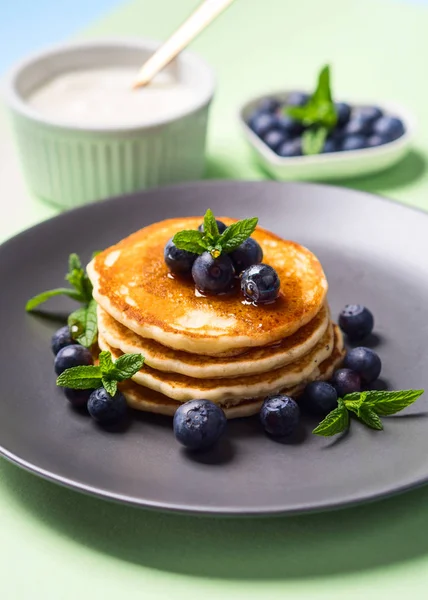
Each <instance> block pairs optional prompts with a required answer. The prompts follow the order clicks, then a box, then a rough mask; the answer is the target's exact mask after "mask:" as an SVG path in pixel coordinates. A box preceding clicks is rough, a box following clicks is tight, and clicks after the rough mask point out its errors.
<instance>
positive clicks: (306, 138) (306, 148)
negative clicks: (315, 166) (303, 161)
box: [302, 126, 328, 155]
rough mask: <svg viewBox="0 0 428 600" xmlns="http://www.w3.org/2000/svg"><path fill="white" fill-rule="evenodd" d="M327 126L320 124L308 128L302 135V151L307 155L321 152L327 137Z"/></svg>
mask: <svg viewBox="0 0 428 600" xmlns="http://www.w3.org/2000/svg"><path fill="white" fill-rule="evenodd" d="M327 135H328V129H327V127H323V126H319V127H313V128H311V129H307V130H306V131H304V132H303V135H302V152H303V154H305V155H311V154H319V153H320V152H321V151H322V149H323V148H324V142H325V140H326V139H327Z"/></svg>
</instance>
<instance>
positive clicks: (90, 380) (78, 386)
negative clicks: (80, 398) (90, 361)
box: [56, 365, 102, 390]
mask: <svg viewBox="0 0 428 600" xmlns="http://www.w3.org/2000/svg"><path fill="white" fill-rule="evenodd" d="M101 379H102V374H101V369H100V367H97V366H95V365H89V366H82V367H72V368H71V369H66V370H65V371H64V372H63V373H61V375H60V376H59V377H58V378H57V380H56V384H57V385H59V386H61V387H68V388H73V389H75V390H91V389H97V388H99V387H101V383H102V381H101Z"/></svg>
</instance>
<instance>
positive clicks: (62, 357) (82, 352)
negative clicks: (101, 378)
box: [54, 344, 94, 375]
mask: <svg viewBox="0 0 428 600" xmlns="http://www.w3.org/2000/svg"><path fill="white" fill-rule="evenodd" d="M93 364H94V360H93V358H92V354H91V353H90V351H89V350H88V349H87V348H85V347H84V346H81V345H80V344H71V345H70V346H65V347H64V348H61V350H60V351H59V352H58V354H57V355H56V357H55V362H54V368H55V373H56V374H57V375H61V373H62V372H63V371H65V370H66V369H71V367H80V366H82V365H93Z"/></svg>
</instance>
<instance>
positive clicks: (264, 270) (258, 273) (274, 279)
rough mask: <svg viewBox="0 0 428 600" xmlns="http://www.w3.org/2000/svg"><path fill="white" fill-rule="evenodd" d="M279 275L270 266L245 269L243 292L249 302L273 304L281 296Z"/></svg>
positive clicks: (262, 264) (253, 266)
mask: <svg viewBox="0 0 428 600" xmlns="http://www.w3.org/2000/svg"><path fill="white" fill-rule="evenodd" d="M279 288H280V281H279V277H278V273H277V272H276V271H275V269H274V268H272V267H271V266H270V265H265V264H264V263H260V264H258V265H252V266H251V267H248V269H245V271H244V272H243V273H242V276H241V291H242V293H243V294H244V296H245V298H246V299H247V300H251V301H252V302H256V303H260V304H261V303H263V302H272V300H275V298H277V296H278V294H279Z"/></svg>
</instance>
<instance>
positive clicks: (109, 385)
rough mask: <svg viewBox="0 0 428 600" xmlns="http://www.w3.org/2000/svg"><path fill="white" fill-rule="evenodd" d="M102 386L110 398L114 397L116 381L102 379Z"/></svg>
mask: <svg viewBox="0 0 428 600" xmlns="http://www.w3.org/2000/svg"><path fill="white" fill-rule="evenodd" d="M102 384H103V386H104V388H105V390H106V391H107V392H108V393H109V394H110V396H114V395H115V394H116V392H117V381H116V380H115V379H106V378H105V377H103V378H102Z"/></svg>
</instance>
